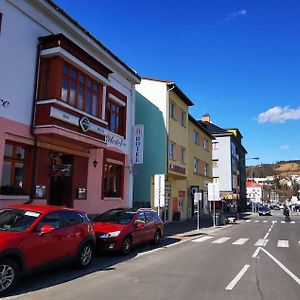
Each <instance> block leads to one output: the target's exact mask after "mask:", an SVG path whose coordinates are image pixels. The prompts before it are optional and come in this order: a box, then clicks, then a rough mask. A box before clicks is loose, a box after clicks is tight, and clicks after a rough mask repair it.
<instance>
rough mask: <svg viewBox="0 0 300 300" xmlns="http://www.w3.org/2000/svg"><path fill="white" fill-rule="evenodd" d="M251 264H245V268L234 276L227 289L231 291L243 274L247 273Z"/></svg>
mask: <svg viewBox="0 0 300 300" xmlns="http://www.w3.org/2000/svg"><path fill="white" fill-rule="evenodd" d="M249 267H250V265H245V266H244V267H243V269H242V270H241V271H240V272H239V273H238V274H237V275H236V276H235V277H234V278H233V280H232V281H231V282H230V283H229V284H228V285H227V287H226V288H225V290H228V291H231V290H232V289H233V288H234V286H235V285H236V284H237V283H238V281H239V280H240V279H241V278H242V276H243V275H244V274H245V273H246V271H247V270H248V268H249Z"/></svg>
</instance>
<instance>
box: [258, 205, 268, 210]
mask: <svg viewBox="0 0 300 300" xmlns="http://www.w3.org/2000/svg"><path fill="white" fill-rule="evenodd" d="M260 210H269V208H268V207H265V206H263V207H261V208H260Z"/></svg>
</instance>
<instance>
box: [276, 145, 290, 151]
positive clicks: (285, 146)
mask: <svg viewBox="0 0 300 300" xmlns="http://www.w3.org/2000/svg"><path fill="white" fill-rule="evenodd" d="M289 148H290V145H281V146H280V147H279V149H280V150H287V149H289Z"/></svg>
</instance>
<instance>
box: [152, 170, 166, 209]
mask: <svg viewBox="0 0 300 300" xmlns="http://www.w3.org/2000/svg"><path fill="white" fill-rule="evenodd" d="M165 196H166V190H165V175H164V174H156V175H154V206H155V207H158V208H159V207H164V206H165Z"/></svg>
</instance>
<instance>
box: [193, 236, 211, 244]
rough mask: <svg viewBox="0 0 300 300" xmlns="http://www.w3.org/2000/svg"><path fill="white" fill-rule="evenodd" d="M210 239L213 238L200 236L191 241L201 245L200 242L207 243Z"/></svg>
mask: <svg viewBox="0 0 300 300" xmlns="http://www.w3.org/2000/svg"><path fill="white" fill-rule="evenodd" d="M212 238H213V237H212V236H202V237H200V238H198V239H195V240H192V242H195V243H201V242H204V241H207V240H209V239H212Z"/></svg>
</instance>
